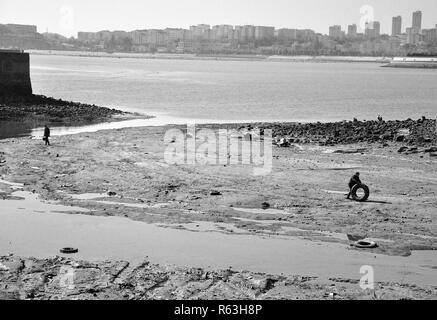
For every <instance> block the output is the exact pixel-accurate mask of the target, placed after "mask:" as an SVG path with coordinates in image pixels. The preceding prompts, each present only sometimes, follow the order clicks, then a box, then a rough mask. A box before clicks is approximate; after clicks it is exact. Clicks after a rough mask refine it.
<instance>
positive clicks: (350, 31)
mask: <svg viewBox="0 0 437 320" xmlns="http://www.w3.org/2000/svg"><path fill="white" fill-rule="evenodd" d="M357 30H358V27H357V25H356V24H351V25H349V26H348V27H347V36H348V37H349V38H356V37H357V32H358V31H357Z"/></svg>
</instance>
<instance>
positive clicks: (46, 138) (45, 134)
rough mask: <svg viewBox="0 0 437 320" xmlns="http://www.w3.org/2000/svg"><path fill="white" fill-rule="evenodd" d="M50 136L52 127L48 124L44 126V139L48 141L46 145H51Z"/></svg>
mask: <svg viewBox="0 0 437 320" xmlns="http://www.w3.org/2000/svg"><path fill="white" fill-rule="evenodd" d="M49 138H50V129H49V127H47V125H45V127H44V138H43V140H44V141H45V142H46V144H45V145H46V146H49V145H50V141H49Z"/></svg>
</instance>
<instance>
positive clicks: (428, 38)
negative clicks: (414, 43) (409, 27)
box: [422, 29, 437, 43]
mask: <svg viewBox="0 0 437 320" xmlns="http://www.w3.org/2000/svg"><path fill="white" fill-rule="evenodd" d="M422 40H423V41H424V42H426V43H434V42H437V29H423V30H422Z"/></svg>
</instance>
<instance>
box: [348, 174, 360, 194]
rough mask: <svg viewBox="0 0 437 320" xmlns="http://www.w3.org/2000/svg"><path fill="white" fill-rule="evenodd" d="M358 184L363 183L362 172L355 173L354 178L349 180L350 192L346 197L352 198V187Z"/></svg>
mask: <svg viewBox="0 0 437 320" xmlns="http://www.w3.org/2000/svg"><path fill="white" fill-rule="evenodd" d="M357 184H361V180H360V173H359V172H357V173H355V174H354V175H353V176H352V178H351V179H350V181H349V194H348V195H347V198H346V199H350V198H351V195H352V188H353V187H355V186H356V185H357Z"/></svg>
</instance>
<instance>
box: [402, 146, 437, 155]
mask: <svg viewBox="0 0 437 320" xmlns="http://www.w3.org/2000/svg"><path fill="white" fill-rule="evenodd" d="M398 153H402V154H404V155H410V154H418V153H428V154H429V156H430V157H437V147H435V146H434V147H430V148H426V149H422V150H419V148H418V147H405V146H404V147H401V148H399V150H398Z"/></svg>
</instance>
